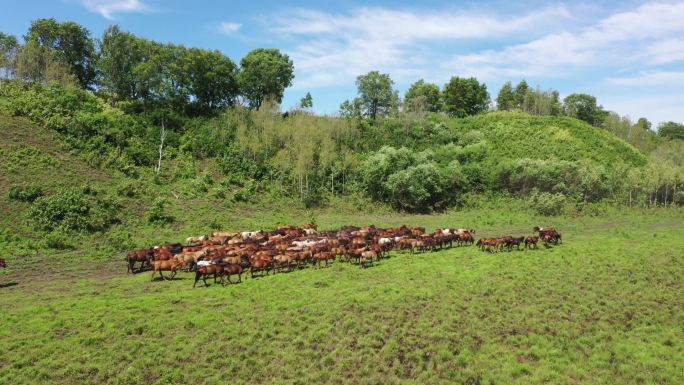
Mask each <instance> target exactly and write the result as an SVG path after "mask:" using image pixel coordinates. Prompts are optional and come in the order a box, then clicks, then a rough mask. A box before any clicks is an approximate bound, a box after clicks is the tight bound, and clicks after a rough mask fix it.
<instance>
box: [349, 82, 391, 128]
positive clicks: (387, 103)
mask: <svg viewBox="0 0 684 385" xmlns="http://www.w3.org/2000/svg"><path fill="white" fill-rule="evenodd" d="M393 85H394V82H393V81H392V79H391V78H390V76H389V74H381V73H380V72H378V71H371V72H369V73H367V74H365V75H360V76H359V77H357V78H356V87H357V88H358V92H359V97H358V101H354V102H353V103H352V105H358V107H359V108H360V109H361V113H362V114H363V115H366V116H368V117H370V118H371V119H375V118H376V117H378V116H385V115H387V114H389V113H390V112H393V111H396V110H397V108H398V106H399V92H398V91H397V90H395V89H393V88H392V86H393Z"/></svg>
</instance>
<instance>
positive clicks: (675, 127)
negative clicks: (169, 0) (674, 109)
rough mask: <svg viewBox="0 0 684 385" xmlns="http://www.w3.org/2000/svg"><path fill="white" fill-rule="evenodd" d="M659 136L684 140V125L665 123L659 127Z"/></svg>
mask: <svg viewBox="0 0 684 385" xmlns="http://www.w3.org/2000/svg"><path fill="white" fill-rule="evenodd" d="M658 135H660V136H662V137H665V138H670V139H683V140H684V124H681V123H676V122H671V121H670V122H665V123H660V124H659V125H658Z"/></svg>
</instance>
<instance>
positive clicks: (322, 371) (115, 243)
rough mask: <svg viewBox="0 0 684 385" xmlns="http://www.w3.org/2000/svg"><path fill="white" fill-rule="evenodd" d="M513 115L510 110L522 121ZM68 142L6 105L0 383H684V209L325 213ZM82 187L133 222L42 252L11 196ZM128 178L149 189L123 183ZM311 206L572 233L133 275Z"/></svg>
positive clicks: (386, 220)
mask: <svg viewBox="0 0 684 385" xmlns="http://www.w3.org/2000/svg"><path fill="white" fill-rule="evenodd" d="M490 115H491V117H490V118H487V119H485V118H479V117H475V118H472V119H471V120H470V121H469V123H468V124H470V126H469V128H468V129H477V130H481V131H482V132H483V134H484V135H485V137H487V140H488V141H492V142H494V141H493V139H490V136H492V135H493V136H498V135H505V134H506V133H505V132H504V131H506V130H509V128H507V127H508V126H506V125H504V124H498V123H497V124H494V123H496V122H494V123H492V121H493V120H496V119H498V118H500V117H501V116H503V115H501V116H500V115H499V114H489V115H487V116H490ZM516 116H517V115H515V114H512V115H511V116H508V117H506V116H504V117H505V118H506V119H508V121H509V123H510V124H511V125H513V126H515V125H521V127H518V130H523V127H522V126H525V125H526V124H527V123H525V122H524V121H523V122H522V123H521V122H517V121H516ZM523 118H524V119H528V118H525V116H523V115H521V118H520V119H523ZM478 119H484V120H482V121H480V120H478ZM524 119H523V120H524ZM544 119H546V118H544ZM548 119H549V122H551V123H553V122H554V121H552V120H553V119H556V118H548ZM478 122H480V123H482V124H479V123H478ZM516 122H517V123H516ZM539 122H541V120H539ZM549 122H547V123H549ZM490 123H491V124H490ZM551 123H549V124H551ZM561 123H562V122H561ZM478 124H479V125H478ZM540 124H541V123H540ZM554 124H555V123H554ZM559 124H560V123H559ZM563 124H565V123H563ZM566 130H567V132H557V133H556V134H554V135H557V138H560V139H563V140H564V141H566V142H567V143H569V144H568V147H567V149H568V153H567V154H560V155H558V156H561V157H563V156H566V155H567V156H580V157H582V156H584V155H583V153H581V152H577V151H580V150H577V148H579V147H573V146H572V145H570V143H571V142H573V141H582V140H585V139H586V141H588V142H592V143H594V142H595V143H597V144H596V146H598V147H597V148H599V150H597V151H595V152H594V153H593V154H594V155H596V156H598V155H597V154H603V155H601V156H604V157H605V158H596V159H595V160H598V161H602V162H611V161H613V160H615V159H614V158H612V157H614V156H615V155H614V154H621V153H626V154H627V155H628V157H631V158H633V159H632V161H633V163H635V164H638V163H639V159H638V157H632V156H631V155H629V154H630V153H629V152H625V151H623V150H624V149H620V147H619V144H620V143H617V145H616V146H617V147H614V146H613V145H615V143H613V142H611V140H610V139H606V138H608V137H606V138H603V137H602V135H604V134H605V133H602V132H600V131H597V130H595V129H592V130H593V131H591V132H590V131H588V130H586V127H580V126H577V127H570V126H566ZM523 131H524V130H523ZM521 132H522V131H521ZM524 132H525V135H538V134H537V133H535V132H534V130H532V131H524ZM544 132H546V131H544ZM543 135H546V133H544V134H543ZM581 135H589V136H592V135H593V136H597V137H596V138H594V137H593V136H592V137H590V138H584V139H576V138H578V137H580V136H581ZM606 135H607V134H606ZM604 136H605V135H604ZM502 137H503V136H502ZM524 137H525V136H520V137H516V140H517V139H521V138H523V139H524ZM547 139H548V140H540V141H539V142H538V143H539V146H541V147H540V148H541V149H539V150H538V151H539V154H542V155H543V156H544V157H546V156H547V155H548V156H550V155H549V154H550V153H548V152H544V151H555V150H554V148H555V149H558V148H561V147H558V146H555V147H553V146H552V147H553V148H552V147H548V148H547V147H544V146H545V144H544V143H547V142H548V141H550V140H551V139H549V138H547ZM511 140H512V139H511ZM521 140H522V139H521ZM60 143H61V141H60V140H59V138H58V137H57V135H55V134H54V133H52V132H51V131H50V130H48V129H45V128H40V127H36V126H35V125H32V124H30V123H29V122H28V121H27V120H25V119H22V118H8V117H2V116H0V213H2V215H0V256H2V257H4V258H6V259H7V261H8V264H9V268H7V269H0V384H3V385H4V384H12V385H13V384H140V383H147V384H180V383H192V384H215V383H235V384H263V383H283V384H310V383H333V384H394V383H405V384H454V383H456V384H577V383H588V384H622V383H630V384H632V383H635V384H659V385H660V384H681V383H684V375H683V373H684V360H682V359H681V357H682V356H683V355H684V352H683V350H684V348H683V346H684V329H683V328H682V325H684V310H683V309H684V290H683V288H682V278H681V277H682V276H684V266H683V263H684V239H682V237H681V234H682V231H683V230H684V211H682V209H667V210H665V209H653V210H636V209H634V210H627V209H623V210H619V209H615V208H610V207H606V206H601V205H595V206H591V207H590V210H587V211H588V212H594V213H596V214H599V215H598V216H589V215H588V214H587V213H586V212H585V213H583V214H582V215H581V216H576V217H572V216H569V217H555V218H545V217H539V216H537V215H535V214H533V213H532V212H531V210H529V208H528V207H526V206H525V204H524V203H523V202H522V201H520V200H515V199H510V200H504V199H503V198H498V200H496V201H494V202H491V201H488V200H487V199H483V201H482V202H475V203H473V208H471V209H468V210H452V211H449V212H446V213H443V214H435V215H408V214H400V213H392V212H390V211H389V210H387V208H386V207H383V206H378V205H376V204H373V203H370V202H368V201H367V200H364V199H361V198H358V197H355V196H350V197H345V198H344V199H340V198H333V199H332V201H331V202H330V204H329V205H328V206H326V207H323V208H318V209H309V210H307V209H305V208H304V207H303V206H302V205H301V203H298V202H296V201H293V200H288V199H285V198H282V197H271V196H266V197H264V198H260V199H259V200H258V201H256V202H244V203H239V202H235V201H232V200H230V199H217V198H214V197H212V194H211V191H212V190H213V189H216V188H218V186H217V183H215V184H214V185H213V186H211V187H210V193H204V194H195V193H193V189H194V187H193V183H194V180H193V179H183V178H180V179H174V178H173V173H174V171H173V170H174V168H175V167H180V166H182V164H181V162H176V161H169V162H167V163H165V165H164V173H165V174H164V175H163V180H164V183H161V184H157V183H155V182H154V179H153V178H152V177H151V176H150V175H148V174H144V173H143V174H142V175H141V176H140V178H138V179H131V178H127V177H126V176H124V175H123V174H122V173H119V172H117V171H114V170H101V169H97V168H94V167H91V166H89V165H88V162H87V161H86V160H85V158H84V157H83V156H81V155H79V154H78V153H73V152H70V151H67V150H65V149H64V148H63V147H62V146H61V144H60ZM516 143H517V142H516ZM518 144H520V145H521V146H522V144H521V143H518ZM606 146H607V147H606ZM611 146H613V147H611ZM562 148H565V147H562ZM582 148H584V147H582ZM585 149H586V148H585ZM500 151H501V152H502V154H504V155H505V156H510V157H517V156H519V155H520V154H518V153H516V152H515V151H524V152H525V153H526V154H529V152H530V151H529V149H525V147H524V146H523V147H519V146H517V145H514V146H510V147H506V148H505V149H504V148H503V147H502V148H501V149H500ZM508 151H510V153H509V152H508ZM582 151H584V150H582ZM587 151H588V150H587ZM542 155H540V156H542ZM502 156H503V155H502ZM620 156H622V155H620ZM589 157H590V158H591V156H589ZM631 158H630V159H631ZM570 159H574V158H570ZM592 159H594V158H592ZM198 163H199V164H198V165H197V166H196V168H197V169H196V170H194V171H193V173H194V174H196V175H201V174H202V173H209V174H212V173H214V172H215V168H214V166H213V164H212V162H211V161H206V162H198ZM179 165H180V166H179ZM86 184H87V185H91V186H93V187H94V188H95V189H97V190H98V191H100V192H101V193H103V194H111V195H116V196H118V198H119V199H120V201H121V204H122V206H121V210H120V212H119V215H118V216H119V219H120V222H119V223H117V224H114V225H113V226H112V228H111V229H109V230H108V231H106V232H102V233H94V234H77V233H74V234H67V235H66V236H68V237H69V238H68V239H67V240H68V241H69V242H68V243H69V244H70V245H71V246H73V247H74V249H73V250H52V249H48V248H46V240H45V237H46V234H45V233H41V232H38V231H36V230H35V229H34V228H32V226H31V222H30V218H28V217H27V211H28V207H29V203H25V202H18V201H12V200H9V198H8V192H9V189H10V188H11V187H12V186H15V185H22V186H23V185H37V186H41V187H42V188H43V190H44V192H45V194H51V193H54V192H55V191H57V190H58V189H60V188H62V187H74V186H83V185H86ZM125 184H129V185H132V187H133V190H134V194H133V196H127V195H121V194H118V192H117V191H119V190H120V189H121V186H123V185H125ZM228 195H230V191H228ZM158 196H162V197H165V198H166V199H168V201H169V204H168V214H170V215H171V216H173V217H174V218H175V221H174V222H173V223H172V224H170V225H167V226H155V225H151V224H148V223H146V221H145V212H146V210H147V209H148V208H149V207H150V205H151V204H152V202H153V201H154V199H155V198H157V197H158ZM310 221H315V222H316V223H318V224H319V226H320V227H321V228H324V229H330V228H336V227H339V226H342V225H350V224H354V225H361V224H371V223H372V224H376V225H378V226H398V225H401V224H411V225H421V226H426V227H427V228H428V229H430V230H431V229H434V228H437V227H474V228H476V229H477V230H478V234H477V235H478V236H497V235H502V234H514V235H518V234H529V232H530V228H531V227H532V226H534V225H538V224H544V225H554V226H557V227H558V228H560V229H561V230H562V231H563V234H564V240H565V243H564V244H563V245H561V246H558V247H553V248H548V249H546V248H544V247H541V248H540V249H539V250H535V251H525V252H522V251H521V252H512V253H500V254H496V255H491V254H487V253H482V252H479V251H478V250H477V249H476V248H474V247H464V248H454V249H451V250H447V251H442V252H438V253H426V254H421V255H410V254H397V253H393V255H392V258H390V259H387V260H383V261H381V262H380V263H378V264H377V265H376V266H375V267H372V268H369V269H360V268H358V267H357V266H353V265H349V264H345V263H335V264H334V265H333V266H332V267H330V268H326V269H312V268H308V269H305V270H302V271H295V272H292V273H289V274H278V275H276V276H269V277H264V278H259V279H249V278H247V279H245V280H244V282H243V283H242V284H240V285H233V286H229V287H220V286H218V287H217V286H212V287H210V288H207V289H204V288H197V289H192V280H191V279H190V275H189V274H181V275H180V278H182V279H178V280H176V281H174V282H161V281H156V282H150V280H149V278H150V274H149V273H144V274H136V275H130V274H128V275H127V274H126V273H125V271H126V269H125V266H124V263H123V253H122V250H124V249H126V248H128V247H133V246H149V245H152V244H157V243H161V242H168V241H181V240H183V239H184V238H185V237H187V236H188V235H196V234H203V233H207V232H209V231H211V230H215V229H216V228H222V229H236V230H237V229H240V230H247V229H248V230H256V229H270V228H273V227H275V226H276V225H279V224H285V223H293V224H301V223H307V222H310Z"/></svg>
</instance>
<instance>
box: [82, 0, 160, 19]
mask: <svg viewBox="0 0 684 385" xmlns="http://www.w3.org/2000/svg"><path fill="white" fill-rule="evenodd" d="M80 1H81V4H83V6H84V7H86V8H87V9H88V10H89V11H90V12H95V13H99V14H100V15H102V16H103V17H105V18H107V19H110V20H111V19H113V15H114V14H115V13H127V12H128V13H130V12H146V11H149V10H150V9H151V8H150V7H149V6H148V5H147V4H145V3H143V2H142V1H140V0H80Z"/></svg>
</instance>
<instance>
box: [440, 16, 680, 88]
mask: <svg viewBox="0 0 684 385" xmlns="http://www.w3.org/2000/svg"><path fill="white" fill-rule="evenodd" d="M683 19H684V3H680V4H660V3H653V4H644V5H642V6H640V7H639V8H637V9H636V10H634V11H629V12H623V13H618V14H615V15H612V16H610V17H608V18H606V19H604V20H601V21H600V22H598V23H597V24H596V25H594V26H591V27H588V28H585V29H583V30H582V31H581V32H579V33H569V32H561V33H555V34H551V35H548V36H544V37H541V38H539V39H536V40H533V41H530V42H528V43H524V44H516V45H511V46H508V47H505V48H503V49H500V50H487V51H481V52H478V53H474V54H467V55H457V56H455V57H453V59H452V60H450V61H449V62H448V63H447V66H449V67H451V68H456V69H458V70H459V71H461V72H465V73H468V74H472V75H476V76H479V75H482V76H481V77H482V78H485V79H492V78H506V77H510V76H536V77H563V76H567V75H568V74H571V73H574V72H577V71H578V70H580V69H582V68H591V69H597V68H601V69H606V68H609V69H610V68H612V69H623V68H628V67H630V66H643V65H644V64H648V63H651V64H666V63H670V62H674V61H677V60H682V59H683V58H684V53H682V50H681V48H682V47H683V46H684V42H682V40H681V39H679V38H676V36H681V35H682V34H683V33H684V23H682V22H681V20H683Z"/></svg>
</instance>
